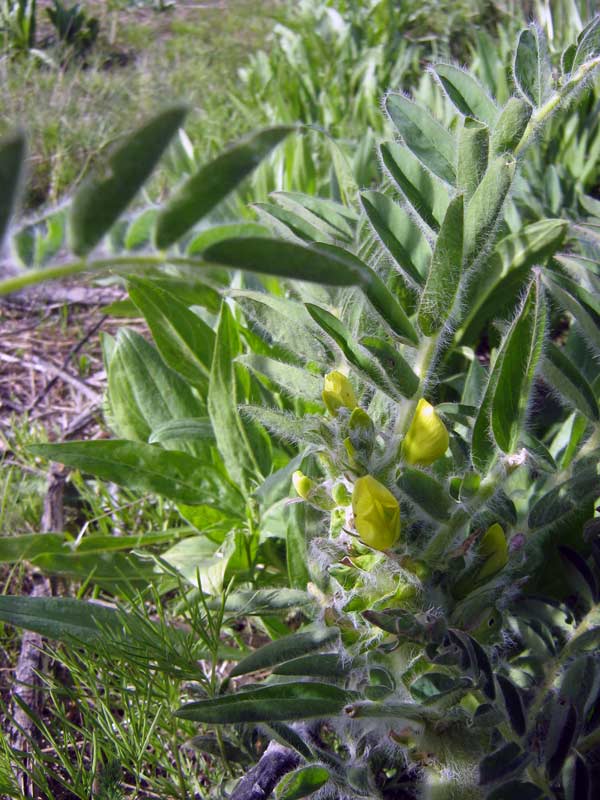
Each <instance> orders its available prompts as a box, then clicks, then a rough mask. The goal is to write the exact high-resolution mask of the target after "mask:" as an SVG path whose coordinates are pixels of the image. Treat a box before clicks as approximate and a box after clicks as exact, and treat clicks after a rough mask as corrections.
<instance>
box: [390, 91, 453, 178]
mask: <svg viewBox="0 0 600 800" xmlns="http://www.w3.org/2000/svg"><path fill="white" fill-rule="evenodd" d="M385 108H386V111H387V113H388V114H389V116H390V119H391V120H392V122H393V123H394V125H395V126H396V128H397V130H398V133H399V134H400V136H402V138H403V140H404V142H405V144H406V145H407V147H409V148H410V150H412V152H413V153H414V154H415V155H416V156H417V158H418V159H419V160H420V161H422V162H423V164H425V166H426V167H427V168H428V169H430V170H431V171H432V172H434V173H435V174H436V175H437V176H438V177H440V178H442V180H444V181H446V182H447V183H450V184H453V183H454V179H455V177H456V175H455V163H456V142H455V140H454V137H453V136H452V134H451V133H449V132H448V131H447V130H446V129H445V128H444V127H442V125H440V124H439V122H437V121H436V120H435V119H434V118H433V117H432V116H431V114H430V113H429V111H427V110H426V109H425V108H423V107H422V106H419V105H417V104H416V103H413V102H412V101H411V100H409V99H408V98H407V97H405V96H404V95H403V94H396V93H390V94H388V95H387V97H386V100H385Z"/></svg>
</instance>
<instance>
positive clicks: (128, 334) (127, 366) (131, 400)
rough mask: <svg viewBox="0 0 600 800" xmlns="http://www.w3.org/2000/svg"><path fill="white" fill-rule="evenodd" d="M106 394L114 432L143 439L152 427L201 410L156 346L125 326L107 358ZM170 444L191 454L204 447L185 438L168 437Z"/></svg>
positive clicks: (147, 435) (196, 414) (191, 415)
mask: <svg viewBox="0 0 600 800" xmlns="http://www.w3.org/2000/svg"><path fill="white" fill-rule="evenodd" d="M108 396H109V404H110V414H109V416H110V422H111V425H112V426H113V427H114V429H115V430H116V432H117V435H118V436H120V437H122V438H126V439H133V440H137V441H142V442H147V441H148V439H149V438H150V436H151V434H152V431H153V430H154V429H155V428H159V427H160V426H161V425H164V424H166V423H168V422H172V421H173V420H175V419H187V418H188V417H195V416H198V415H199V414H200V413H202V411H203V410H204V409H203V406H202V403H201V401H200V400H199V399H197V398H196V397H195V396H194V395H193V393H192V391H191V389H190V387H189V386H188V384H187V383H186V381H185V380H184V379H183V378H182V377H181V376H180V375H179V374H178V373H176V372H174V371H173V370H172V369H170V368H169V367H167V366H166V365H165V363H164V362H163V360H162V359H161V358H160V356H159V355H158V353H157V352H156V349H155V348H154V347H153V346H152V345H151V344H149V343H148V342H147V341H146V340H145V339H144V338H143V337H142V336H140V334H139V333H136V332H135V331H132V330H128V329H127V328H121V330H120V331H119V334H118V336H117V343H116V347H115V349H114V352H113V355H112V358H111V360H110V364H109V368H108ZM200 444H201V443H200ZM169 447H170V449H180V450H185V451H186V452H189V453H190V454H192V455H196V454H197V453H200V452H203V450H204V449H205V448H203V447H198V443H196V444H195V443H193V442H187V441H185V440H179V441H171V442H170V445H169Z"/></svg>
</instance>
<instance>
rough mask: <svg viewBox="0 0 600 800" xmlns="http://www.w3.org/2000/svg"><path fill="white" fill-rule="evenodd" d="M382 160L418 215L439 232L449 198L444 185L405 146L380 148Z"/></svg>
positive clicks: (383, 145) (384, 146)
mask: <svg viewBox="0 0 600 800" xmlns="http://www.w3.org/2000/svg"><path fill="white" fill-rule="evenodd" d="M380 152H381V159H382V161H383V165H384V166H385V168H386V169H387V171H388V172H389V174H390V176H391V178H392V179H393V180H394V182H395V183H396V184H397V185H398V187H399V189H400V190H401V192H402V194H403V195H404V196H405V197H406V199H407V200H408V202H409V203H410V205H411V206H412V208H413V209H414V211H415V213H416V214H418V216H420V217H421V219H422V220H423V221H424V222H425V223H426V224H427V225H429V227H430V228H431V229H432V230H434V231H438V230H439V228H440V225H441V224H442V220H443V218H444V214H445V213H446V209H447V208H448V203H449V202H450V195H449V192H448V187H447V186H446V184H445V183H443V182H442V181H440V179H439V178H436V177H435V175H432V174H431V172H429V171H428V170H427V169H425V167H424V166H423V165H422V164H421V162H420V161H419V159H418V158H417V157H416V156H414V155H413V154H412V153H411V151H410V150H409V149H408V148H407V147H405V146H404V145H400V144H395V143H392V142H388V143H385V144H382V145H381V148H380Z"/></svg>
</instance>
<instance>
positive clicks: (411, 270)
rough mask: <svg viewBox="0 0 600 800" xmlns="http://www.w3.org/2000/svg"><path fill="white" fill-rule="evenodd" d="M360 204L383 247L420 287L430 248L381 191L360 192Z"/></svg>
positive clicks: (427, 263)
mask: <svg viewBox="0 0 600 800" xmlns="http://www.w3.org/2000/svg"><path fill="white" fill-rule="evenodd" d="M360 200H361V205H362V207H363V209H364V212H365V214H366V215H367V217H368V219H369V222H370V223H371V225H372V226H373V229H374V230H375V232H376V234H377V235H378V236H379V238H380V239H381V241H382V242H383V245H384V246H385V248H386V249H387V250H388V252H389V253H390V255H391V256H392V258H393V259H394V261H395V262H396V263H397V264H398V266H399V267H400V269H401V270H402V271H403V272H404V273H406V275H407V276H408V277H409V278H410V279H411V280H412V281H414V282H415V283H416V284H418V285H419V286H422V285H423V283H424V282H425V277H426V275H427V271H428V270H429V264H430V261H431V247H430V245H429V242H428V241H427V239H426V238H425V237H424V236H423V234H422V233H421V230H420V229H419V226H418V225H417V224H416V223H415V222H413V220H412V219H411V218H410V216H409V215H408V214H407V213H406V211H405V210H404V209H403V208H402V207H401V206H400V205H399V204H398V203H395V202H394V201H393V200H392V199H391V198H389V197H388V196H387V195H385V194H382V193H381V192H375V191H369V192H363V193H362V194H361V196H360Z"/></svg>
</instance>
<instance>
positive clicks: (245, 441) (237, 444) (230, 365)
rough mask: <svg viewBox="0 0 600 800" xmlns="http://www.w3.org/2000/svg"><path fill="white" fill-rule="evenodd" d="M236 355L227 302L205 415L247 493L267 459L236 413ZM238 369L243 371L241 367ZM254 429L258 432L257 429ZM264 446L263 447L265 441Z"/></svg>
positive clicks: (234, 330) (235, 477)
mask: <svg viewBox="0 0 600 800" xmlns="http://www.w3.org/2000/svg"><path fill="white" fill-rule="evenodd" d="M240 353H241V345H240V339H239V335H238V331H237V326H236V322H235V319H234V317H233V314H232V313H231V311H230V309H229V306H228V305H227V303H223V305H222V307H221V314H220V317H219V322H218V325H217V337H216V340H215V350H214V356H213V363H212V372H211V375H210V385H209V389H208V413H209V416H210V419H211V422H212V426H213V430H214V433H215V439H216V442H217V447H218V448H219V452H220V453H221V455H222V457H223V461H224V462H225V466H226V468H227V471H228V472H229V475H230V476H231V478H232V480H233V481H234V482H235V483H236V484H237V485H239V486H240V487H242V489H243V491H244V492H249V491H250V488H251V486H252V484H253V483H254V482H261V481H262V478H263V476H264V474H268V473H269V471H270V469H269V468H268V467H266V463H265V462H266V460H267V459H269V460H270V453H269V452H266V451H265V452H263V451H262V449H261V447H262V446H263V445H262V442H261V441H260V440H258V439H257V438H256V437H255V436H253V430H252V424H251V423H250V424H247V423H246V422H245V421H244V420H242V418H241V417H240V414H239V412H238V403H239V402H240V399H241V398H239V389H238V383H237V380H236V370H235V364H234V359H235V358H236V357H237V356H238V355H240ZM240 369H243V367H241V365H240ZM255 430H256V431H260V429H259V428H255ZM258 436H260V433H258ZM264 447H267V443H266V442H265V445H264ZM263 470H264V472H263Z"/></svg>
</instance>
